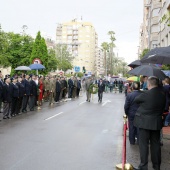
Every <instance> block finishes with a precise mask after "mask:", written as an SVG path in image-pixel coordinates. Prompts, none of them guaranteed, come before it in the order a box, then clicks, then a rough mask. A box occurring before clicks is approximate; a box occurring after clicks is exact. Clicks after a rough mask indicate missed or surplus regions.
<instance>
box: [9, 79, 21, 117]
mask: <svg viewBox="0 0 170 170" xmlns="http://www.w3.org/2000/svg"><path fill="white" fill-rule="evenodd" d="M17 79H18V78H17V77H14V78H11V81H12V83H11V84H10V92H11V96H12V103H11V116H12V117H14V116H16V115H17V114H18V113H17V107H16V106H17V105H18V99H19V87H18V86H17V84H16V83H17Z"/></svg>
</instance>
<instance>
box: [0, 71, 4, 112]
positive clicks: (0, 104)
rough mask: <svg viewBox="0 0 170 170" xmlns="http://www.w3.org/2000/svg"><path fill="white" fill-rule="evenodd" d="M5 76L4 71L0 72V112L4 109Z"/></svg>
mask: <svg viewBox="0 0 170 170" xmlns="http://www.w3.org/2000/svg"><path fill="white" fill-rule="evenodd" d="M2 78H3V76H2V73H1V72H0V113H1V109H2V97H3V84H4V82H3V80H2Z"/></svg>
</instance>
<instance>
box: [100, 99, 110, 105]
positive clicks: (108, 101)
mask: <svg viewBox="0 0 170 170" xmlns="http://www.w3.org/2000/svg"><path fill="white" fill-rule="evenodd" d="M107 103H111V101H110V100H107V101H105V102H104V103H103V104H102V106H105V105H106V104H107Z"/></svg>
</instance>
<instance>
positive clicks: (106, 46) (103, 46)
mask: <svg viewBox="0 0 170 170" xmlns="http://www.w3.org/2000/svg"><path fill="white" fill-rule="evenodd" d="M101 47H102V50H103V51H104V68H105V75H106V76H107V62H106V52H107V51H109V44H108V43H107V42H103V43H102V44H101Z"/></svg>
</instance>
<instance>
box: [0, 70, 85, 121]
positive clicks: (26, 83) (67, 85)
mask: <svg viewBox="0 0 170 170" xmlns="http://www.w3.org/2000/svg"><path fill="white" fill-rule="evenodd" d="M81 86H82V85H81V80H80V79H78V78H77V77H74V76H72V77H71V78H69V79H68V80H67V78H66V77H53V76H45V77H43V76H37V75H27V74H26V75H20V76H17V75H16V76H13V77H10V76H9V75H6V76H5V78H4V79H3V75H2V73H0V112H3V119H11V118H12V117H15V116H16V115H19V114H22V113H25V112H27V111H28V109H29V111H34V110H37V109H38V110H40V109H41V106H42V104H43V102H42V101H44V102H49V105H53V104H54V103H59V102H66V95H67V97H68V98H76V97H79V94H80V89H81Z"/></svg>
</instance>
